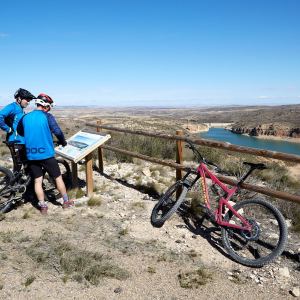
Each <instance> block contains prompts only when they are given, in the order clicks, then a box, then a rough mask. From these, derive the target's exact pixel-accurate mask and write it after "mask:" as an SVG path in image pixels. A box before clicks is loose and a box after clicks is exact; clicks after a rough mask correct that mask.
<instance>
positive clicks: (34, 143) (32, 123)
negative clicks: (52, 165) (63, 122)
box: [18, 110, 65, 160]
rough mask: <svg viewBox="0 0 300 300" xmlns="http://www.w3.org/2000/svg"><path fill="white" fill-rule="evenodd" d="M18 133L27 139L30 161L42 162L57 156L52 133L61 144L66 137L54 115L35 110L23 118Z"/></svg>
mask: <svg viewBox="0 0 300 300" xmlns="http://www.w3.org/2000/svg"><path fill="white" fill-rule="evenodd" d="M18 132H19V134H20V135H23V136H24V137H25V147H26V154H27V159H28V160H41V159H47V158H50V157H54V156H55V151H54V145H53V139H52V133H53V134H54V135H55V136H56V137H57V139H58V141H59V142H60V143H61V144H65V137H64V134H63V132H62V131H61V129H60V127H59V126H58V124H57V122H56V120H55V118H54V117H53V115H51V114H49V113H47V112H44V111H42V110H34V111H32V112H30V113H28V114H26V115H25V116H23V118H22V120H21V122H20V123H19V126H18Z"/></svg>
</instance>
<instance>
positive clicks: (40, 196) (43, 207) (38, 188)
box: [29, 161, 48, 214]
mask: <svg viewBox="0 0 300 300" xmlns="http://www.w3.org/2000/svg"><path fill="white" fill-rule="evenodd" d="M29 168H30V171H31V174H32V177H33V179H34V191H35V194H36V196H37V200H38V205H39V209H40V211H41V213H42V214H46V213H47V210H48V207H47V204H46V202H45V193H44V190H43V169H42V164H41V161H29Z"/></svg>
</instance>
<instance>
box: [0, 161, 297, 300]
mask: <svg viewBox="0 0 300 300" xmlns="http://www.w3.org/2000/svg"><path fill="white" fill-rule="evenodd" d="M112 169H113V166H111V169H110V170H109V168H108V169H107V171H108V173H110V174H111V173H112V171H111V170H112ZM81 175H82V174H81ZM94 178H95V180H96V187H97V189H96V194H95V197H94V202H89V204H90V205H88V204H87V200H88V199H87V198H85V197H82V198H80V199H78V200H77V203H76V206H75V207H74V208H71V209H68V210H63V209H62V208H61V206H60V204H59V203H56V205H54V204H49V213H48V216H45V217H44V216H42V215H40V213H39V212H38V211H37V210H36V209H35V208H34V207H32V205H31V204H30V203H27V204H23V205H21V206H19V207H17V208H16V209H14V210H12V211H11V212H9V213H7V214H6V215H1V219H2V220H1V226H0V257H1V275H0V299H45V298H47V299H174V300H175V299H230V298H233V297H234V298H238V299H292V298H294V296H292V295H291V293H292V292H291V291H292V290H293V289H295V288H296V289H297V288H299V282H300V281H299V279H300V268H299V260H298V261H297V259H296V258H297V253H296V252H295V251H296V250H295V249H298V250H300V243H298V242H295V240H293V239H292V240H291V236H290V241H289V245H288V247H287V251H286V252H285V253H284V254H283V255H282V256H281V257H280V258H279V259H278V260H277V261H276V262H274V263H272V264H271V265H268V266H265V267H263V268H260V269H252V268H247V267H244V266H242V265H240V264H238V263H235V262H233V261H232V260H231V259H230V258H229V257H228V256H227V255H226V253H225V252H224V250H223V248H222V245H221V242H220V232H219V231H218V230H217V229H216V228H214V226H213V225H212V224H210V223H205V224H204V226H202V227H201V228H193V227H190V228H189V226H187V225H186V224H185V223H184V222H183V220H182V219H181V218H180V217H179V216H174V217H172V218H171V219H170V220H169V221H168V222H166V223H165V225H164V226H163V227H162V228H154V227H152V225H151V224H150V221H149V218H150V214H151V210H152V208H153V206H154V204H155V199H153V198H151V197H150V196H149V195H148V194H145V193H142V192H140V191H138V190H136V189H135V188H134V187H131V186H129V185H128V184H124V183H122V182H120V181H119V180H117V179H116V178H112V177H110V176H109V174H108V175H106V176H100V175H99V174H98V173H97V172H95V173H94ZM91 205H94V206H91ZM292 246H293V250H291V247H292Z"/></svg>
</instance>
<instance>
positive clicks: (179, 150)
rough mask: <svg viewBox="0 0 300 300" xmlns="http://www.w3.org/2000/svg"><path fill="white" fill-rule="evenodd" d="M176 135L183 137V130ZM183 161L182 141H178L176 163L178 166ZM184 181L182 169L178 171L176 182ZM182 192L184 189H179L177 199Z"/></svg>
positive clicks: (177, 131)
mask: <svg viewBox="0 0 300 300" xmlns="http://www.w3.org/2000/svg"><path fill="white" fill-rule="evenodd" d="M176 135H179V136H182V135H183V131H182V130H176ZM182 162H183V159H182V141H179V140H177V141H176V163H177V164H180V165H181V164H182ZM181 179H182V170H181V169H176V181H178V180H181ZM181 192H182V189H181V188H180V189H178V190H177V192H176V198H177V199H178V197H179V196H180V194H181Z"/></svg>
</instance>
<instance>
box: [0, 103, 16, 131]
mask: <svg viewBox="0 0 300 300" xmlns="http://www.w3.org/2000/svg"><path fill="white" fill-rule="evenodd" d="M13 113H14V112H13V107H12V106H11V105H7V106H5V107H4V108H3V109H2V110H1V111H0V128H1V129H2V130H4V131H6V132H7V133H9V132H10V131H11V130H12V128H11V127H9V126H8V125H7V124H6V123H5V118H7V117H10V116H11V117H13Z"/></svg>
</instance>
